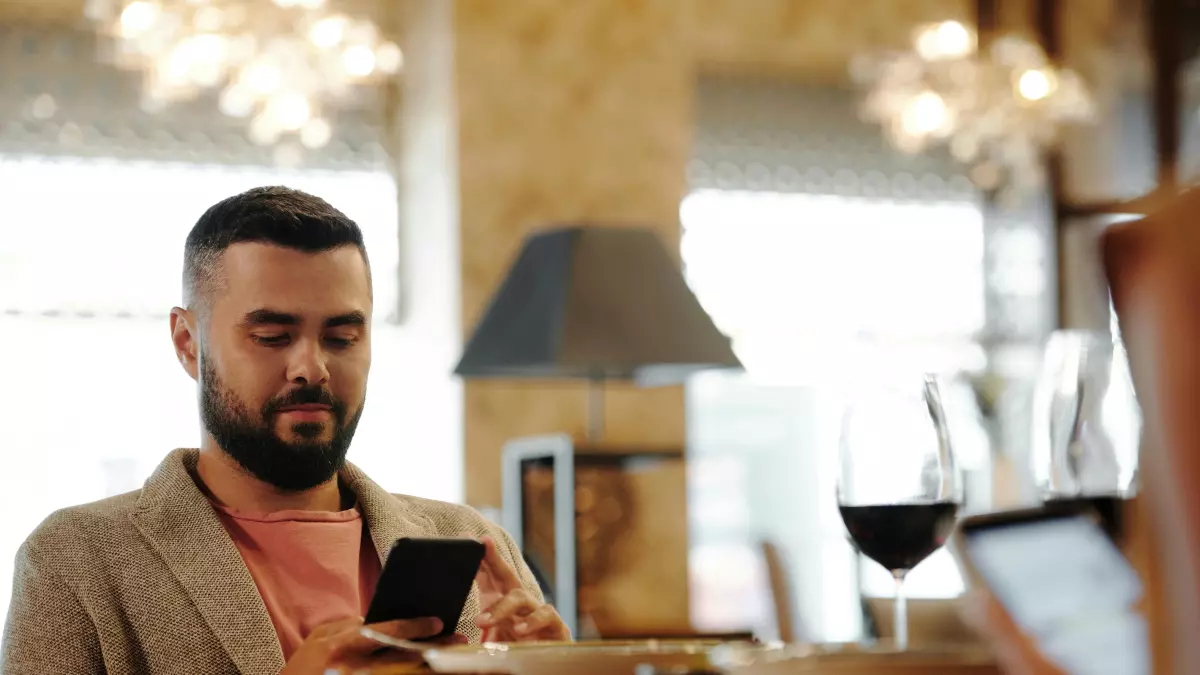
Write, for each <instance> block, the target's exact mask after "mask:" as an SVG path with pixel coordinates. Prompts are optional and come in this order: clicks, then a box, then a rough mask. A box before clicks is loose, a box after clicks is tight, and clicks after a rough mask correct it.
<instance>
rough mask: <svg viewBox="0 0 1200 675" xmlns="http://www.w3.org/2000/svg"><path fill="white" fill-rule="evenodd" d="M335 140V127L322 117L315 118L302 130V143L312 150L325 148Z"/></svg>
mask: <svg viewBox="0 0 1200 675" xmlns="http://www.w3.org/2000/svg"><path fill="white" fill-rule="evenodd" d="M332 138H333V127H331V126H330V125H329V122H327V121H325V120H324V119H322V118H320V117H314V118H313V119H311V120H309V121H308V122H307V123H305V125H304V127H303V128H301V129H300V142H301V143H302V144H303V145H304V147H306V148H308V149H310V150H316V149H318V148H323V147H325V146H326V145H328V144H329V141H330V139H332Z"/></svg>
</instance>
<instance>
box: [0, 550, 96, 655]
mask: <svg viewBox="0 0 1200 675" xmlns="http://www.w3.org/2000/svg"><path fill="white" fill-rule="evenodd" d="M104 672H105V668H104V659H103V655H102V654H101V651H100V638H99V635H98V634H97V632H96V626H95V625H94V624H93V623H92V620H91V618H90V617H89V616H88V614H87V612H86V611H85V610H84V608H83V605H82V604H81V603H80V602H79V598H78V596H76V594H75V592H74V591H73V590H72V589H71V588H70V586H68V585H67V583H66V582H65V581H64V580H63V578H62V577H61V576H60V575H59V574H58V573H57V572H56V571H55V570H54V569H53V568H52V567H51V566H50V565H49V564H48V563H47V562H46V561H45V560H43V559H41V558H40V556H38V555H37V553H36V552H35V551H33V550H32V549H31V547H30V545H29V542H26V543H25V544H24V545H23V546H21V548H20V550H19V551H18V552H17V559H16V564H15V567H14V573H13V588H12V601H11V604H10V605H9V609H8V620H7V622H6V623H5V625H4V644H3V647H2V648H0V674H2V675H34V674H39V675H40V674H41V673H73V674H75V673H77V674H79V675H100V674H103V673H104Z"/></svg>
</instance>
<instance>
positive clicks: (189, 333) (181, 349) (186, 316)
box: [171, 307, 200, 380]
mask: <svg viewBox="0 0 1200 675" xmlns="http://www.w3.org/2000/svg"><path fill="white" fill-rule="evenodd" d="M171 342H172V343H174V344H175V356H176V358H178V359H179V363H180V364H182V365H183V369H184V370H186V371H187V374H188V375H191V377H192V379H193V380H199V378H200V322H199V321H198V317H197V316H196V313H195V312H192V311H189V310H186V309H183V308H182V307H172V308H171Z"/></svg>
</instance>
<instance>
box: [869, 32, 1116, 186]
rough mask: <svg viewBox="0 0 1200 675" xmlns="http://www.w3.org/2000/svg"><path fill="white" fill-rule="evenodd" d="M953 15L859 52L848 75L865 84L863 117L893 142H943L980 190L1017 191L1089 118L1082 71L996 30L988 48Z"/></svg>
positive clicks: (912, 147)
mask: <svg viewBox="0 0 1200 675" xmlns="http://www.w3.org/2000/svg"><path fill="white" fill-rule="evenodd" d="M976 45H977V38H976V35H975V33H974V32H973V31H971V30H970V29H969V28H967V27H966V26H964V25H963V24H961V23H959V22H957V21H944V22H941V23H937V24H931V25H927V26H923V27H921V28H920V29H918V30H917V31H916V34H915V36H914V39H913V43H912V48H911V49H910V50H908V51H905V52H901V53H892V54H883V55H872V56H866V57H859V58H856V59H855V60H854V62H853V63H852V64H851V77H852V78H853V79H854V80H855V81H856V82H857V83H858V84H859V85H861V86H862V87H863V88H865V89H866V90H867V93H866V98H865V100H864V102H863V106H862V116H863V118H864V119H865V120H866V121H868V122H872V123H878V124H880V125H881V126H882V128H883V131H884V134H885V136H886V137H887V138H888V140H889V141H890V142H891V143H892V145H894V146H895V147H896V148H897V149H899V150H901V151H903V152H906V153H919V152H922V151H924V150H925V149H927V148H929V147H930V146H933V145H944V146H946V147H947V148H948V149H949V152H950V154H951V156H953V157H954V159H956V160H957V161H959V162H962V163H964V164H966V165H968V166H969V167H970V171H969V175H970V177H971V180H972V181H973V182H974V183H975V184H976V185H978V186H979V187H980V188H981V189H983V190H987V191H994V190H995V191H999V193H1000V196H1001V197H1009V198H1012V197H1016V196H1017V195H1018V194H1019V193H1022V192H1025V191H1027V190H1030V189H1035V188H1037V187H1039V186H1041V185H1043V182H1044V180H1045V165H1044V162H1043V159H1044V156H1045V153H1046V151H1047V150H1048V149H1050V148H1051V147H1052V146H1053V145H1054V144H1055V143H1056V142H1057V140H1058V137H1059V133H1060V131H1061V129H1062V128H1063V127H1064V126H1066V125H1071V124H1083V123H1087V122H1090V121H1092V120H1093V119H1094V118H1095V105H1094V103H1093V100H1092V97H1091V95H1090V94H1089V93H1088V91H1087V88H1086V86H1085V85H1084V83H1083V81H1082V80H1081V79H1080V78H1079V76H1078V75H1077V74H1076V73H1075V72H1074V71H1071V70H1069V69H1064V68H1056V67H1054V66H1053V65H1052V64H1051V63H1050V62H1049V59H1048V58H1047V57H1046V54H1045V52H1044V51H1043V50H1042V49H1041V47H1040V46H1038V45H1037V44H1036V43H1034V42H1032V41H1030V40H1027V39H1025V38H1022V37H1018V36H1015V35H1008V36H1003V37H1000V38H997V39H996V40H995V41H993V42H992V44H991V48H990V49H989V50H988V51H987V52H986V53H980V52H979V50H978V49H977V46H976Z"/></svg>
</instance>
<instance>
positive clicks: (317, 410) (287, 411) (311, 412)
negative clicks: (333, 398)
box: [279, 403, 333, 422]
mask: <svg viewBox="0 0 1200 675" xmlns="http://www.w3.org/2000/svg"><path fill="white" fill-rule="evenodd" d="M279 414H280V415H287V416H288V417H289V418H290V419H292V420H294V421H297V422H323V421H325V420H326V419H327V418H328V417H329V416H330V415H332V414H333V408H331V407H330V406H327V405H325V404H323V403H301V404H298V405H288V406H284V407H282V408H280V409H279Z"/></svg>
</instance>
